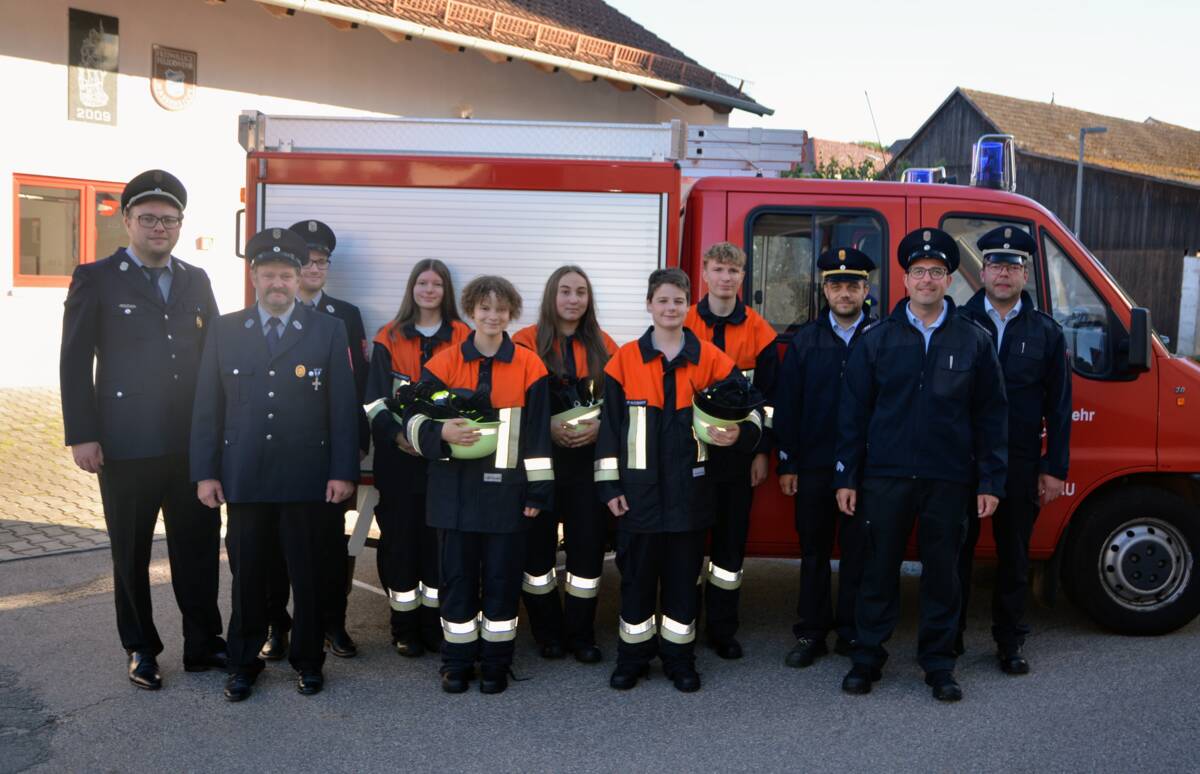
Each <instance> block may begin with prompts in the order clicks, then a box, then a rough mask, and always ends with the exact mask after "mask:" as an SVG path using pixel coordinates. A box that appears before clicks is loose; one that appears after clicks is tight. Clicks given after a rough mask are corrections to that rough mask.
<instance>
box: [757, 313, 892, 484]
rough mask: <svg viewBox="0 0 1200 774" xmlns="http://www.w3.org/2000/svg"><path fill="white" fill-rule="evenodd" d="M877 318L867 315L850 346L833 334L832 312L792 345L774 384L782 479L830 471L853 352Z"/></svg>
mask: <svg viewBox="0 0 1200 774" xmlns="http://www.w3.org/2000/svg"><path fill="white" fill-rule="evenodd" d="M873 322H875V318H873V317H870V316H869V315H868V314H867V310H866V309H864V310H863V319H862V321H861V322H860V323H859V324H858V327H857V328H855V329H854V336H853V337H851V339H850V344H849V345H848V344H846V342H844V341H842V339H841V338H840V337H839V336H838V335H837V333H835V332H834V330H833V326H832V324H831V323H830V321H829V309H828V308H824V309H822V310H821V313H820V314H819V315H817V317H816V318H815V319H812V320H809V321H808V322H807V323H805V324H804V325H803V326H801V327H800V328H799V329H798V330H797V331H796V333H795V334H794V335H793V337H792V340H791V341H790V342H789V343H788V348H787V353H786V354H785V355H784V357H783V366H782V367H781V368H780V371H779V378H778V380H777V381H776V382H775V401H774V403H775V438H776V443H777V444H778V445H779V469H778V472H779V474H780V475H784V474H788V473H798V472H800V471H801V470H818V469H819V470H827V471H832V470H833V465H834V461H835V460H834V447H835V446H836V443H837V416H838V398H839V397H840V396H841V393H842V374H843V373H844V372H845V370H846V361H847V360H848V359H849V358H850V347H851V345H853V344H854V343H856V342H857V341H858V337H859V336H860V335H861V334H862V332H863V330H864V329H865V328H866V327H867V326H869V325H871V324H872V323H873Z"/></svg>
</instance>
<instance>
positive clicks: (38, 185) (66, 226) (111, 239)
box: [13, 175, 125, 287]
mask: <svg viewBox="0 0 1200 774" xmlns="http://www.w3.org/2000/svg"><path fill="white" fill-rule="evenodd" d="M13 183H14V185H13V187H14V188H15V189H16V191H15V193H16V197H15V207H14V210H15V213H14V220H15V221H16V224H15V226H16V236H17V254H16V255H15V256H14V261H13V278H14V284H15V285H18V286H21V285H24V286H35V287H36V286H43V287H55V286H60V287H65V286H66V285H67V284H68V283H69V282H70V278H71V272H73V271H74V270H75V267H76V266H78V265H79V264H81V263H88V262H91V261H94V260H96V259H97V258H103V257H105V256H107V255H109V254H111V253H113V252H114V251H115V250H116V249H117V248H118V247H120V246H121V245H123V244H125V226H124V222H123V221H122V219H121V204H120V200H121V190H122V188H123V186H122V185H121V184H120V183H100V182H95V181H89V180H70V179H64V178H54V177H35V176H32V175H16V176H15V178H14V180H13Z"/></svg>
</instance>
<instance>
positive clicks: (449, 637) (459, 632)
mask: <svg viewBox="0 0 1200 774" xmlns="http://www.w3.org/2000/svg"><path fill="white" fill-rule="evenodd" d="M442 636H443V637H445V639H446V642H455V643H459V644H462V643H467V642H474V641H475V640H477V639H479V617H478V616H476V617H475V618H472V619H471V620H470V621H464V622H463V623H455V622H454V621H447V620H446V619H445V618H443V619H442Z"/></svg>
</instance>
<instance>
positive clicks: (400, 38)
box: [375, 27, 412, 43]
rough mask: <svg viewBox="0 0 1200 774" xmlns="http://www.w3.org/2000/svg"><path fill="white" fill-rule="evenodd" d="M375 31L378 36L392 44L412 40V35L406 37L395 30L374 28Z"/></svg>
mask: <svg viewBox="0 0 1200 774" xmlns="http://www.w3.org/2000/svg"><path fill="white" fill-rule="evenodd" d="M375 29H377V30H379V34H381V35H383V36H384V37H385V38H387V39H388V40H390V41H392V42H393V43H403V42H404V41H406V40H412V35H406V34H405V33H403V32H396V31H395V30H389V29H384V28H382V27H376V28H375Z"/></svg>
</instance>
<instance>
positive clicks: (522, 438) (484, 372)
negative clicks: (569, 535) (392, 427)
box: [405, 333, 554, 533]
mask: <svg viewBox="0 0 1200 774" xmlns="http://www.w3.org/2000/svg"><path fill="white" fill-rule="evenodd" d="M421 381H425V382H432V383H434V384H437V385H439V386H443V387H446V388H448V389H461V390H470V391H473V392H476V393H479V392H483V393H486V394H487V395H488V396H489V401H490V404H491V406H492V408H495V409H498V410H499V412H500V421H501V423H502V426H501V428H500V430H499V440H498V442H497V446H496V453H495V454H493V455H491V456H489V457H485V458H483V459H478V460H463V459H454V458H452V457H451V456H450V445H449V444H447V443H446V442H445V441H443V440H442V423H440V422H437V421H435V420H432V419H430V418H429V417H428V416H426V415H425V414H422V413H420V411H419V410H410V411H408V412H407V413H406V423H405V432H406V434H407V435H408V439H409V441H410V442H411V443H412V445H413V446H415V447H416V448H417V449H419V450H420V452H421V456H423V457H425V458H426V459H428V460H430V463H429V496H428V497H427V498H426V499H425V503H426V506H425V507H426V510H425V513H426V521H427V523H428V524H429V526H431V527H438V528H439V529H455V530H462V531H465V532H493V533H504V532H519V531H521V530H524V529H527V528H528V527H529V526H530V524H532V523H533V519H528V518H526V517H525V515H524V514H523V513H522V511H523V509H525V508H527V507H529V508H539V509H541V510H550V509H552V508H553V506H554V468H553V463H552V462H551V456H550V454H551V450H550V447H551V442H550V393H549V387H548V385H547V380H546V367H545V366H543V365H542V361H541V360H540V359H538V356H537V355H535V354H533V353H532V352H530V351H529V350H527V349H525V348H524V347H518V346H516V345H514V344H513V343H512V339H510V338H509V337H508V334H505V335H504V342H503V343H502V344H501V345H500V349H499V350H498V351H497V352H496V354H495V355H494V356H493V357H484V356H483V354H481V353H480V352H479V350H478V349H476V348H475V334H474V333H471V334H470V335H469V336H468V337H467V338H466V340H465V341H463V343H462V344H459V345H458V346H454V347H447V348H445V349H443V350H442V351H441V352H439V353H438V354H436V355H434V356H433V357H432V358H430V359H429V362H427V363H426V364H425V370H424V372H423V373H422V374H421Z"/></svg>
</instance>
